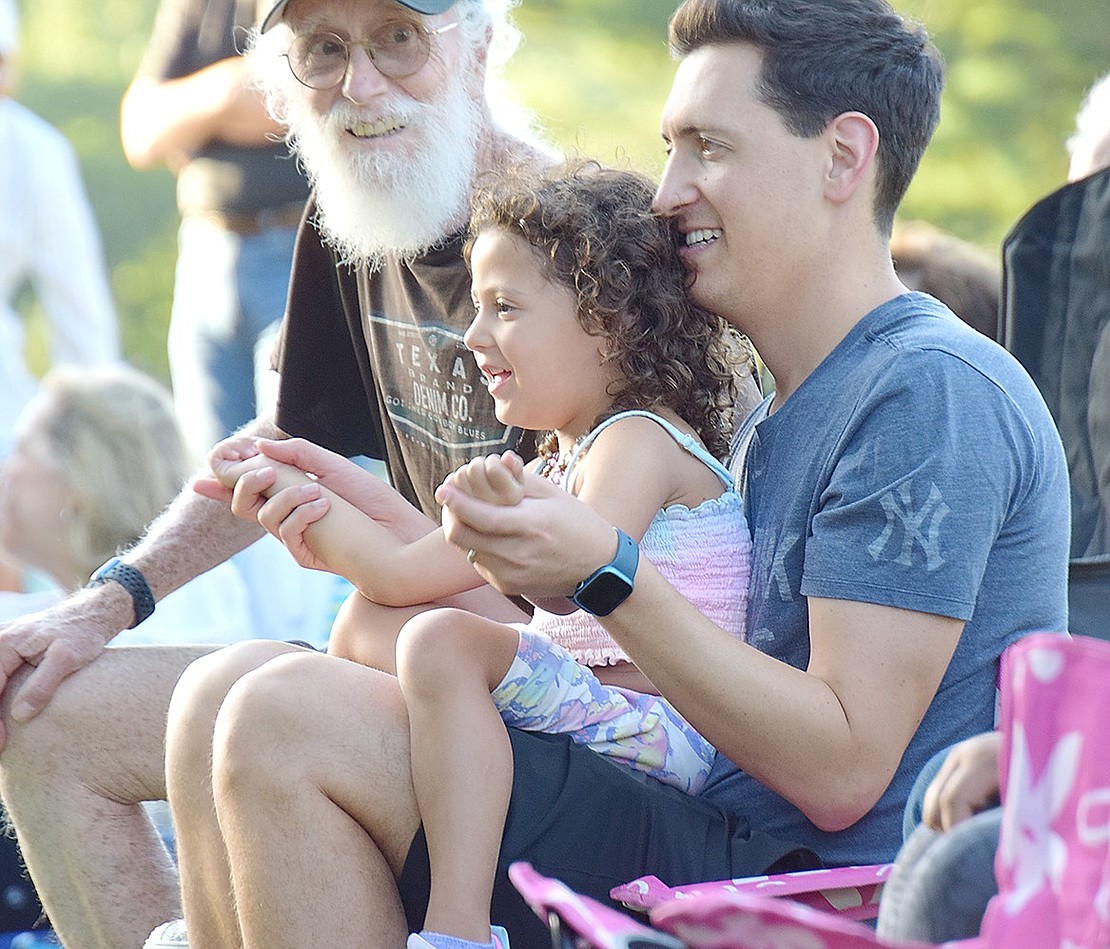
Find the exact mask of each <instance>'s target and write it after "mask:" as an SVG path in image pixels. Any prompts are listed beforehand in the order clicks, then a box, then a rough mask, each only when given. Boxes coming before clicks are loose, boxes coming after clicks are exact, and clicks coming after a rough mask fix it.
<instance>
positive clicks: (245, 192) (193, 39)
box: [139, 0, 309, 214]
mask: <svg viewBox="0 0 1110 949" xmlns="http://www.w3.org/2000/svg"><path fill="white" fill-rule="evenodd" d="M256 12H257V11H256V0H161V3H160V5H159V7H158V15H157V17H156V19H155V21H154V31H153V33H152V34H151V38H150V43H149V44H148V46H147V48H146V52H145V53H144V55H143V61H142V64H141V65H140V67H139V75H140V76H144V77H148V78H151V79H156V80H159V81H164V80H169V79H180V78H182V77H184V76H189V75H192V74H193V73H195V72H197V71H198V70H200V69H203V68H204V67H205V66H210V65H212V63H215V62H218V61H219V60H221V59H227V58H228V57H231V56H235V55H237V54H238V53H239V52H241V49H242V46H243V41H244V40H245V38H246V35H247V30H249V29H250V28H251V27H252V26H253V25H254V22H255V15H256ZM308 191H309V188H308V182H307V181H306V180H305V178H304V176H303V175H302V174H301V172H300V170H299V169H298V167H297V162H296V161H295V160H294V158H293V157H292V155H290V153H289V149H288V147H287V146H286V145H284V144H283V143H281V142H275V143H272V144H267V145H260V146H257V147H252V146H245V145H231V144H228V143H227V142H209V143H208V144H207V145H205V146H204V147H203V148H201V149H200V150H199V151H197V152H196V153H195V154H194V155H193V156H192V157H191V159H190V161H189V162H188V163H187V164H186V165H185V166H184V167H183V168H182V169H181V170H180V171H179V172H178V175H177V205H178V209H179V210H180V211H181V213H182V214H204V213H206V212H211V211H219V212H225V213H229V212H230V213H255V212H257V211H261V210H264V209H268V208H284V207H286V206H289V205H295V204H302V203H303V202H304V201H305V200H306V199H307V198H308Z"/></svg>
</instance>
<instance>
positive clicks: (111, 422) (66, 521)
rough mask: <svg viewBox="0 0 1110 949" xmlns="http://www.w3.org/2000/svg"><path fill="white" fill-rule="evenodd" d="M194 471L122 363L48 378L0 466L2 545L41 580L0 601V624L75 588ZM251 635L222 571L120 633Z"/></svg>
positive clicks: (169, 421)
mask: <svg viewBox="0 0 1110 949" xmlns="http://www.w3.org/2000/svg"><path fill="white" fill-rule="evenodd" d="M192 467H193V466H192V464H191V462H190V457H189V455H188V453H187V451H186V449H185V445H184V443H183V441H182V438H181V432H180V429H179V428H178V426H177V424H176V418H175V416H174V411H173V403H172V400H171V399H170V396H169V393H168V392H166V391H165V390H164V389H163V388H162V387H161V386H160V385H159V384H158V383H156V382H155V381H154V380H153V379H150V378H148V377H147V376H145V375H144V374H142V373H140V372H139V371H138V370H136V369H131V368H130V367H127V366H124V365H118V366H111V367H106V368H103V369H96V370H83V371H77V370H73V369H67V368H59V369H53V370H51V371H50V372H48V373H47V374H46V376H45V377H44V378H43V381H42V385H41V388H40V390H39V392H38V393H36V394H35V396H34V397H33V398H32V399H31V401H30V402H29V403H28V404H27V406H26V408H25V409H24V411H23V413H22V414H21V415H20V417H19V419H18V421H17V424H16V430H15V435H14V439H13V442H12V446H11V451H10V453H9V455H8V457H7V458H6V459H5V460H4V462H3V465H2V467H0V546H2V547H3V548H4V550H5V551H6V552H7V554H8V556H9V557H10V558H11V559H12V560H14V561H15V562H16V563H18V564H19V565H21V566H22V567H24V568H27V569H29V570H30V571H33V572H34V575H36V576H38V577H40V578H41V580H40V581H39V582H38V583H36V584H35V586H37V589H31V590H28V591H25V592H18V593H3V594H0V621H3V620H7V619H11V618H12V617H15V616H20V615H23V614H24V613H30V612H33V611H35V610H38V609H43V608H45V607H47V606H49V605H51V604H52V603H55V602H56V601H57V600H59V599H60V598H61V597H62V596H63V595H64V594H66V593H68V592H71V591H73V590H77V589H80V588H81V587H83V586H84V585H85V583H86V582H88V579H89V577H90V576H91V575H92V573H93V572H94V571H95V570H96V569H97V568H99V567H100V566H101V565H102V564H104V563H105V562H106V561H108V560H109V559H110V558H112V557H114V556H115V555H116V554H117V553H119V552H120V551H122V550H125V549H126V548H128V547H130V546H131V545H133V544H134V543H135V542H136V541H137V540H138V539H139V537H140V536H141V535H142V533H143V530H144V528H145V527H146V525H147V524H148V523H150V521H151V520H153V519H154V517H155V516H156V515H157V514H158V513H160V512H161V511H162V510H163V508H165V507H166V505H167V504H169V502H170V501H171V500H172V499H173V498H174V497H175V496H176V495H177V492H178V491H180V490H181V487H182V485H183V484H185V482H186V481H187V480H188V477H189V475H190V473H191V471H192ZM251 630H252V623H251V616H250V611H249V600H248V597H247V590H246V586H245V584H244V582H243V579H242V578H241V577H240V575H239V573H238V571H237V570H236V569H235V567H234V566H233V565H231V564H230V563H224V564H220V565H219V566H217V567H214V568H213V569H212V570H209V571H208V572H207V573H204V574H202V575H201V576H199V577H198V578H197V579H196V580H194V581H193V582H192V583H189V584H186V585H185V586H183V587H182V588H181V589H180V590H177V591H175V592H174V593H173V594H171V595H170V596H168V597H167V598H166V600H165V602H164V603H162V604H159V608H158V612H157V614H155V615H152V616H151V617H150V619H149V620H147V621H146V622H143V623H141V624H139V625H137V626H135V627H133V628H131V629H126V630H124V631H123V632H122V633H121V634H120V636H121V637H122V639H123V640H124V641H126V642H130V643H152V642H164V643H171V642H213V643H227V642H234V641H235V640H238V639H241V638H244V637H245V636H247V635H248V634H249V633H250V632H251Z"/></svg>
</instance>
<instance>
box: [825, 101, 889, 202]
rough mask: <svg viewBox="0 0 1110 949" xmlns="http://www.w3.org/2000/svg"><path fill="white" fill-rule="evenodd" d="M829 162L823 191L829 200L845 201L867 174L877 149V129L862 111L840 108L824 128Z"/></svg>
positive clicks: (872, 164)
mask: <svg viewBox="0 0 1110 949" xmlns="http://www.w3.org/2000/svg"><path fill="white" fill-rule="evenodd" d="M825 134H826V136H827V137H828V141H829V150H830V152H829V154H830V158H831V161H830V164H829V173H828V180H827V182H826V185H825V194H826V196H827V197H828V198H829V200H830V201H834V202H836V203H842V202H844V201H847V200H848V199H849V198H850V197H851V196H852V195H853V194H854V193H855V191H856V189H857V188H858V187H859V184H860V182H861V181H863V180H864V178H866V177H867V176H868V173H869V172H870V171H871V170H872V168H873V167H874V164H875V153H876V152H877V151H878V149H879V130H878V128H876V126H875V123H874V122H873V121H871V119H870V118H869V117H868V116H866V115H864V114H863V113H862V112H842V113H841V114H840V115H838V116H837V117H836V118H835V119H833V120H832V121H831V122H830V123H829V127H828V128H827V129H826V130H825Z"/></svg>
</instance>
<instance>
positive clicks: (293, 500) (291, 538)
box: [209, 438, 436, 570]
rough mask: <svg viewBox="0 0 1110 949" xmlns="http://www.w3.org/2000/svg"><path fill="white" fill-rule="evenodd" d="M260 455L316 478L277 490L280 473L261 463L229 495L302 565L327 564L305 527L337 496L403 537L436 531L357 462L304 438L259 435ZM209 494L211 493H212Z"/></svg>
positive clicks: (236, 507) (241, 514)
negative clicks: (307, 538) (311, 543)
mask: <svg viewBox="0 0 1110 949" xmlns="http://www.w3.org/2000/svg"><path fill="white" fill-rule="evenodd" d="M256 445H257V447H258V449H259V451H260V452H261V454H262V455H263V456H265V457H267V458H269V459H271V460H273V461H274V462H276V463H278V465H289V466H290V467H292V468H296V469H299V470H300V471H302V472H304V473H306V474H311V475H312V476H313V480H311V481H308V482H306V483H303V484H298V485H294V486H292V487H285V488H282V489H280V490H277V491H273V496H272V497H270V498H269V499H267V498H266V494H267V493H270V492H271V490H272V489H273V488H274V486H275V484H276V482H277V477H278V473H277V471H276V470H275V468H274V467H267V466H262V467H259V468H257V469H255V470H252V471H248V472H246V473H245V474H243V475H242V477H240V478H239V481H238V483H237V484H236V486H235V490H234V492H233V495H232V499H231V509H232V511H233V512H234V513H235V515H236V516H237V517H241V518H244V519H247V520H257V521H258V523H259V524H261V525H262V526H263V527H264V528H266V530H267V531H269V532H270V533H271V534H273V535H274V536H275V537H277V538H278V539H279V540H280V541H281V542H282V543H283V544H285V546H286V548H287V549H288V550H289V552H290V553H291V554H292V555H293V558H294V559H295V560H296V561H297V563H299V564H301V566H304V567H308V568H309V569H314V570H321V569H326V568H325V567H324V565H323V564H322V563H321V562H320V561H319V560H318V559H317V558H316V557H315V555H314V554H313V553H312V551H311V550H310V549H309V547H308V545H307V544H306V543H305V541H304V532H305V530H307V529H308V527H309V526H311V525H312V524H314V523H316V521H318V520H320V518H322V517H323V516H324V515H325V514H326V513H327V511H328V509H329V508H330V506H331V502H330V501H329V499H328V496H327V495H328V493H329V492H330V493H331V494H333V495H336V496H338V497H340V498H342V499H343V500H344V501H346V502H347V503H348V504H351V505H352V506H353V507H355V508H357V509H358V510H360V511H361V512H362V513H363V514H366V515H367V516H368V517H370V518H371V519H372V520H374V521H376V522H377V523H378V524H379V525H380V526H382V527H384V528H386V529H387V530H389V531H390V532H392V533H393V534H394V535H395V536H396V537H397V538H399V539H400V540H402V541H404V542H406V543H411V542H412V541H415V540H417V539H419V538H421V537H423V536H424V535H425V534H429V533H431V532H432V531H433V530H435V528H436V525H435V524H434V523H433V522H432V521H430V520H429V519H428V518H427V517H425V516H424V515H423V514H422V513H421V512H420V511H418V510H417V509H416V508H414V507H413V506H412V505H411V504H409V503H408V502H407V501H406V500H405V499H404V498H403V497H401V495H400V494H398V493H397V492H396V491H395V490H394V489H393V488H391V487H390V486H389V485H388V484H386V483H385V482H384V481H382V480H381V479H380V478H376V477H374V475H372V474H370V473H369V472H368V471H366V470H365V469H363V468H360V467H359V466H358V465H356V464H355V463H354V462H352V461H350V460H349V459H347V458H344V457H343V456H342V455H337V454H336V453H335V452H331V451H328V450H327V449H325V448H321V447H320V446H319V445H314V444H313V443H312V442H309V441H305V440H304V439H303V438H288V439H281V440H279V441H271V440H268V439H258V440H257V442H256ZM209 496H211V495H209Z"/></svg>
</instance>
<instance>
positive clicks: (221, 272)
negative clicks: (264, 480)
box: [169, 215, 296, 454]
mask: <svg viewBox="0 0 1110 949" xmlns="http://www.w3.org/2000/svg"><path fill="white" fill-rule="evenodd" d="M295 237H296V229H295V228H285V227H281V228H273V229H270V230H264V231H261V232H259V233H258V234H252V235H249V236H240V235H238V234H235V233H232V232H231V231H228V230H225V229H224V228H223V227H221V226H220V225H219V224H217V223H216V222H214V221H211V220H209V219H207V218H205V217H202V216H199V215H196V216H188V217H186V218H185V219H184V220H183V221H182V223H181V227H180V229H179V231H178V242H177V247H178V250H177V271H176V274H175V277H174V295H173V310H172V313H171V316H170V330H169V362H170V375H171V377H172V381H173V392H174V402H175V404H176V406H177V412H178V416H179V418H180V421H181V426H182V429H183V431H184V433H185V438H186V442H187V443H188V445H189V447H190V449H192V450H193V451H194V452H197V453H200V454H203V453H204V452H207V451H208V449H209V448H211V447H212V445H214V444H215V443H216V442H217V441H219V440H220V439H221V438H223V437H224V436H226V435H228V434H230V433H231V432H233V431H235V430H236V429H237V428H239V427H240V426H242V425H243V424H245V423H246V422H249V421H250V420H251V419H253V418H255V417H256V416H257V415H258V414H260V412H261V411H262V410H264V409H267V408H270V406H266V405H259V404H258V401H257V399H256V392H257V388H256V375H255V361H256V355H255V349H256V346H257V345H258V343H259V340H260V339H262V338H264V334H266V332H267V330H268V329H271V328H272V327H276V326H277V325H278V324H279V323H280V322H281V318H282V316H283V315H284V313H285V298H286V294H287V292H288V289H289V270H290V267H291V266H292V260H293V241H294V238H295ZM265 338H266V339H272V329H271V334H269V335H267V336H265ZM266 357H267V358H265V359H263V360H260V362H264V363H265V365H267V366H268V364H269V360H268V354H266Z"/></svg>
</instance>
